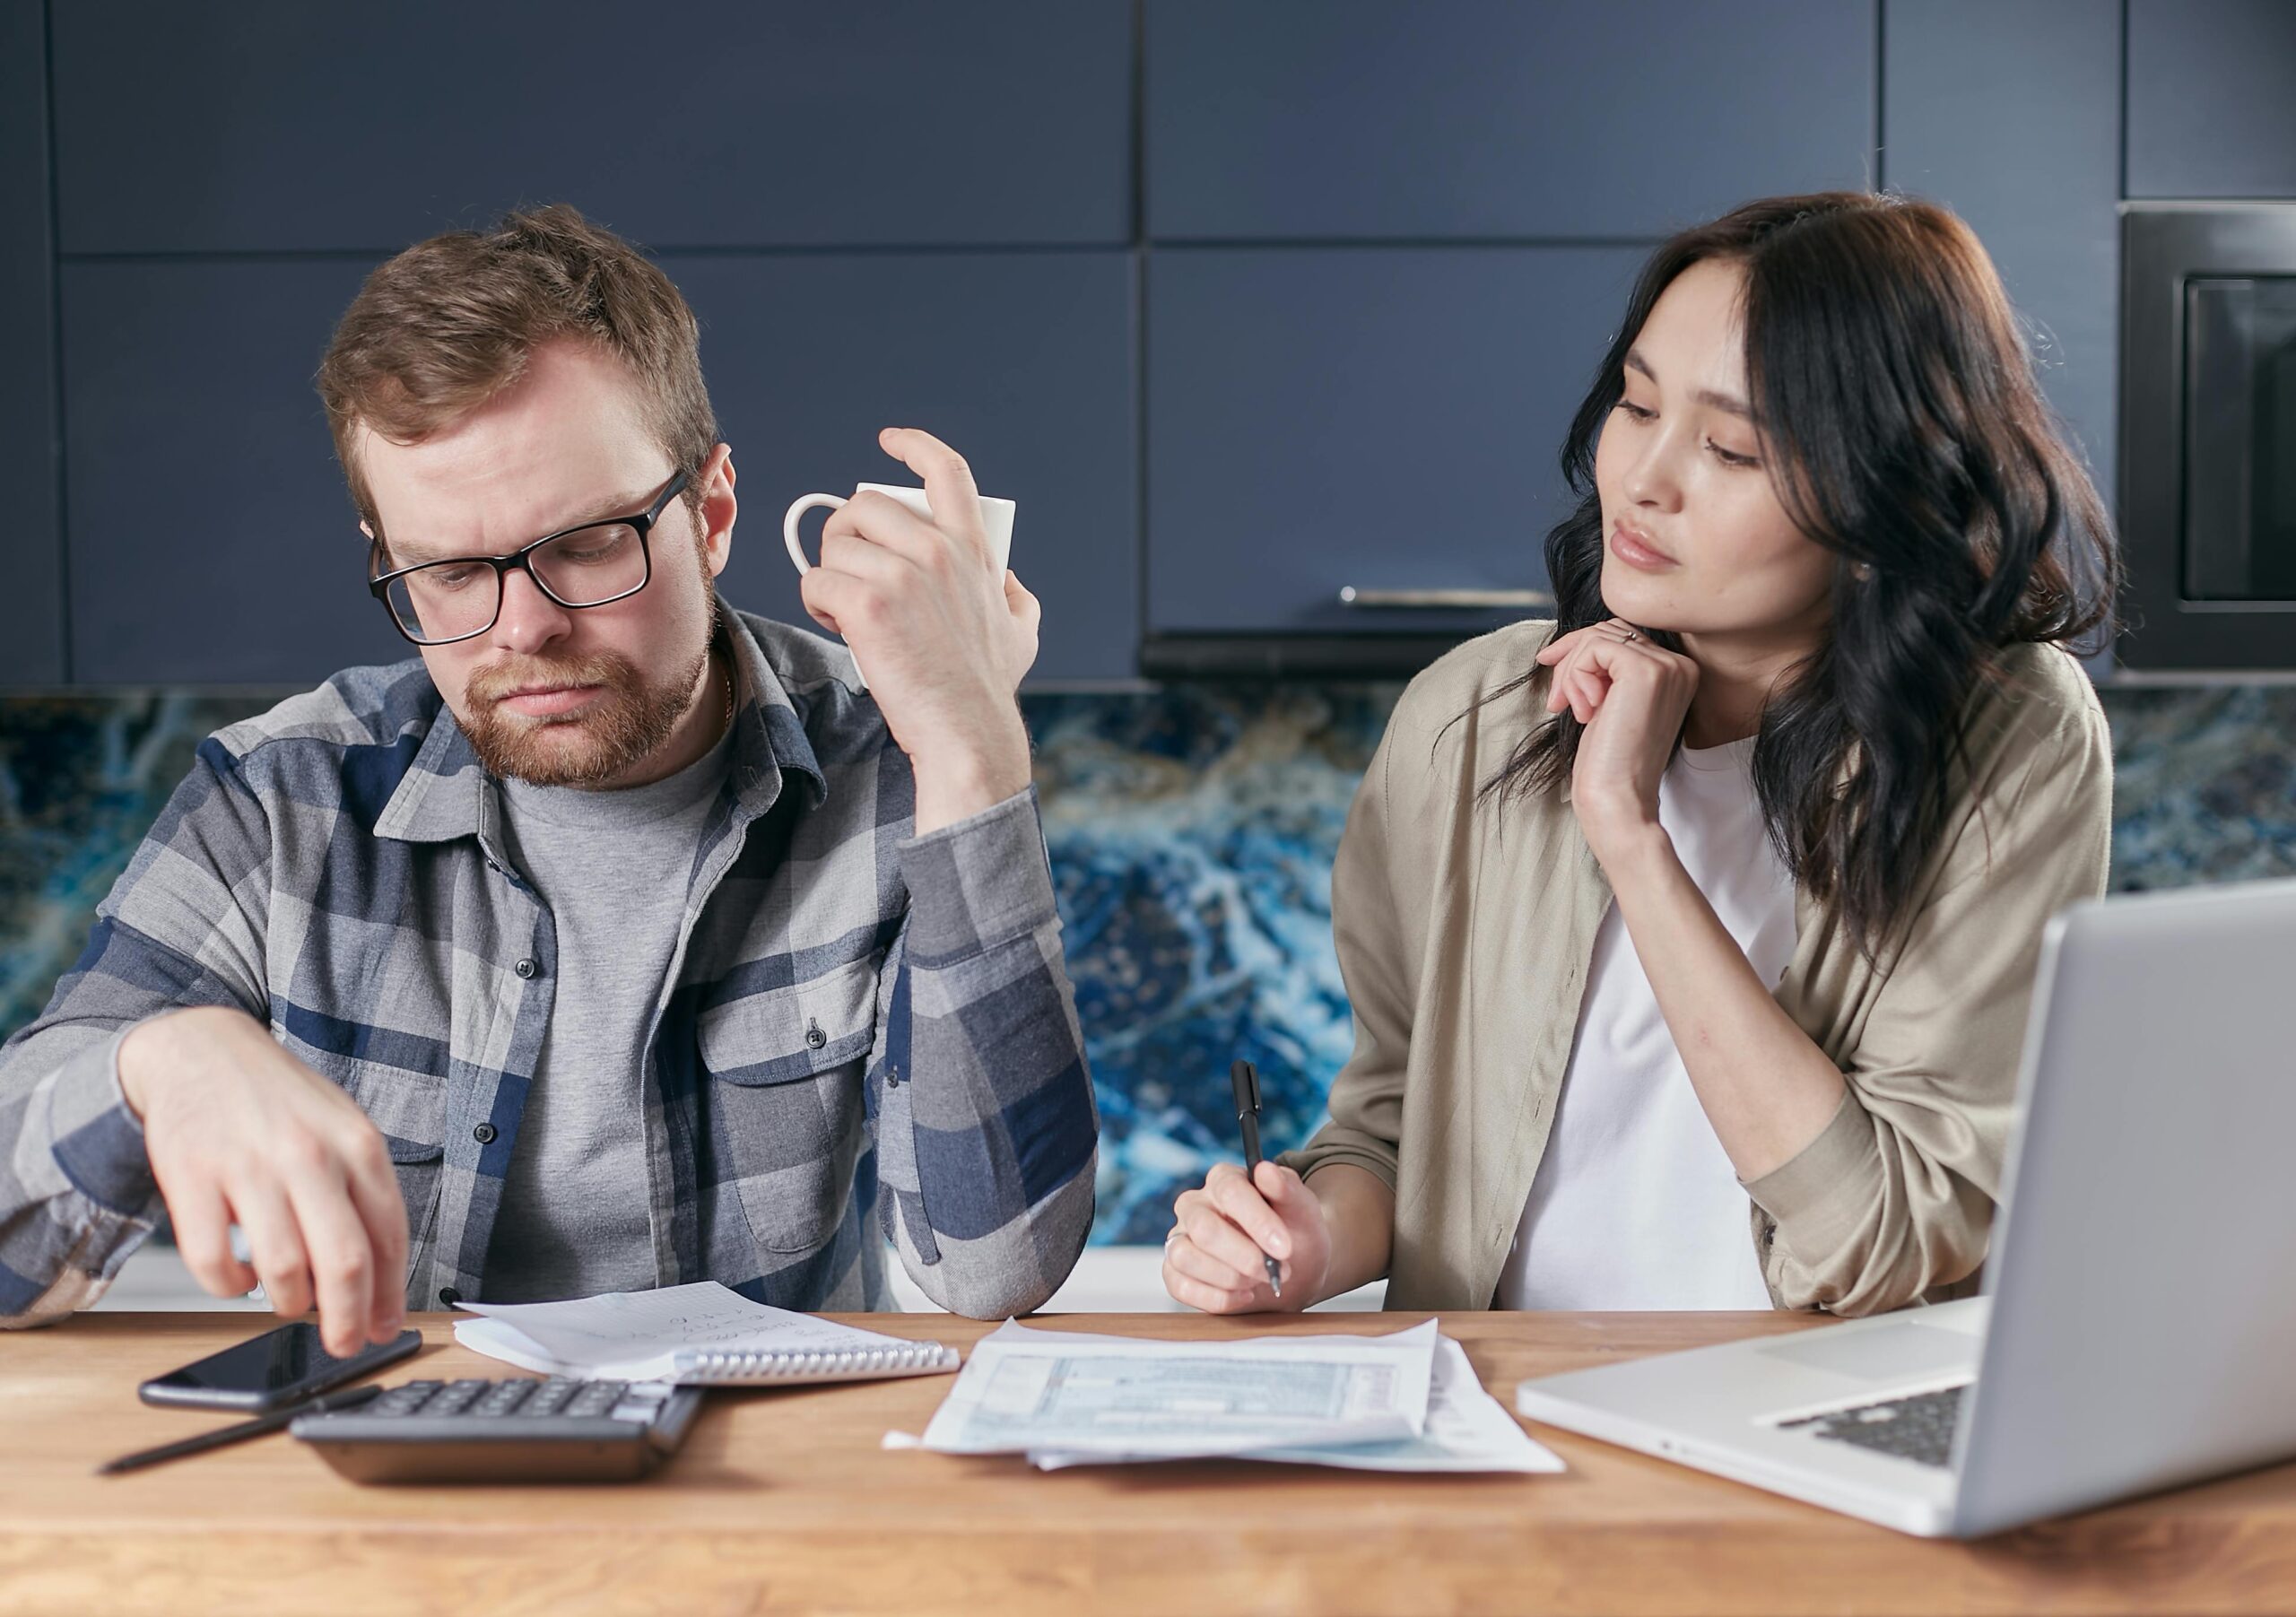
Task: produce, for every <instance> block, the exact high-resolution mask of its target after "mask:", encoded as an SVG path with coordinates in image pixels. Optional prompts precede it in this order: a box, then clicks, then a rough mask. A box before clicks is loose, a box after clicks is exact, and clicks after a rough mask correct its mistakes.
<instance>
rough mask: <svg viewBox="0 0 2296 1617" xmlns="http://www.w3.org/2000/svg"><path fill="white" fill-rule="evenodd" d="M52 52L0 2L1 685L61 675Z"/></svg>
mask: <svg viewBox="0 0 2296 1617" xmlns="http://www.w3.org/2000/svg"><path fill="white" fill-rule="evenodd" d="M47 60H48V51H47V30H46V25H45V22H44V21H43V18H42V14H41V8H40V7H39V6H37V5H10V6H6V7H0V222H4V225H5V228H4V229H0V353H4V354H6V355H7V356H8V357H7V361H6V363H4V364H0V489H5V490H7V491H8V493H7V500H8V516H7V524H8V535H7V539H6V541H5V542H4V543H0V685H32V684H47V683H52V682H55V681H57V680H60V679H62V678H63V677H64V534H63V529H62V527H61V526H60V525H59V524H58V522H57V510H56V453H57V433H56V368H55V356H56V331H55V326H54V324H53V322H54V319H55V315H56V295H55V284H54V282H53V281H52V279H51V276H52V275H53V274H54V273H55V263H54V260H53V258H52V256H51V255H50V252H49V242H48V75H47V68H46V63H47Z"/></svg>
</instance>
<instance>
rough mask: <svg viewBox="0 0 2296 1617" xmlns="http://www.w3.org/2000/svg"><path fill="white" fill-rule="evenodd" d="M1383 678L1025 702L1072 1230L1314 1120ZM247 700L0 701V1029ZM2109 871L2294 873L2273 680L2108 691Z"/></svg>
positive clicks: (43, 988)
mask: <svg viewBox="0 0 2296 1617" xmlns="http://www.w3.org/2000/svg"><path fill="white" fill-rule="evenodd" d="M1396 690H1397V688H1396V687H1394V686H1387V685H1358V684H1327V685H1280V686H1244V685H1238V686H1226V685H1222V686H1188V685H1176V686H1170V687H1167V688H1165V689H1162V690H1160V691H1154V692H1152V693H1141V694H1122V695H1089V696H1088V695H1063V694H1043V695H1031V696H1030V697H1028V698H1026V699H1024V700H1023V704H1022V705H1023V707H1024V708H1025V709H1027V712H1028V717H1029V722H1030V726H1031V729H1032V730H1033V731H1034V733H1035V735H1036V738H1037V745H1038V780H1039V786H1040V787H1041V790H1042V794H1043V799H1044V816H1045V830H1046V835H1047V838H1048V840H1049V842H1050V844H1051V849H1052V862H1053V868H1054V871H1055V874H1056V876H1057V881H1058V885H1059V891H1060V904H1061V914H1062V917H1063V918H1064V919H1065V923H1066V926H1067V943H1068V951H1069V967H1070V970H1071V972H1072V973H1073V975H1074V978H1075V981H1076V992H1077V1009H1078V1011H1079V1012H1080V1013H1082V1016H1083V1023H1084V1029H1085V1032H1086V1036H1087V1040H1088V1043H1089V1045H1090V1048H1091V1060H1092V1073H1093V1078H1094V1081H1095V1082H1096V1083H1097V1085H1098V1087H1099V1091H1100V1114H1101V1117H1102V1120H1103V1125H1104V1135H1103V1139H1104V1145H1103V1149H1102V1152H1101V1158H1100V1213H1099V1218H1098V1223H1097V1227H1096V1230H1095V1239H1099V1240H1102V1241H1155V1240H1159V1239H1161V1238H1162V1236H1163V1233H1164V1230H1165V1229H1166V1228H1167V1226H1168V1224H1169V1221H1170V1205H1171V1199H1172V1196H1173V1195H1175V1194H1176V1192H1177V1191H1178V1189H1179V1188H1181V1187H1184V1186H1186V1185H1187V1184H1190V1183H1193V1182H1194V1181H1196V1179H1198V1178H1201V1177H1202V1175H1203V1173H1204V1170H1205V1168H1206V1167H1207V1166H1208V1165H1209V1164H1210V1163H1211V1162H1213V1161H1217V1160H1219V1159H1220V1158H1222V1157H1223V1156H1227V1157H1232V1156H1233V1155H1234V1154H1235V1152H1236V1148H1237V1142H1236V1138H1235V1119H1234V1117H1233V1116H1232V1115H1231V1114H1232V1112H1233V1107H1232V1104H1231V1101H1230V1099H1229V1092H1228V1081H1227V1071H1228V1063H1229V1062H1230V1061H1231V1059H1232V1058H1233V1057H1235V1056H1239V1055H1242V1056H1250V1057H1251V1058H1252V1059H1253V1060H1254V1061H1256V1062H1257V1064H1258V1065H1259V1069H1260V1073H1261V1075H1262V1078H1263V1081H1264V1086H1265V1092H1266V1104H1267V1120H1266V1135H1267V1138H1268V1141H1269V1144H1270V1148H1271V1149H1274V1148H1276V1147H1279V1146H1284V1145H1289V1144H1291V1143H1295V1142H1297V1141H1299V1140H1300V1139H1302V1138H1304V1137H1305V1136H1306V1135H1307V1134H1308V1133H1309V1131H1310V1130H1311V1129H1312V1128H1313V1127H1314V1126H1315V1125H1316V1123H1317V1121H1318V1118H1319V1117H1320V1116H1321V1113H1322V1110H1323V1101H1324V1095H1325V1092H1326V1089H1327V1088H1328V1086H1329V1084H1330V1082H1331V1080H1332V1076H1333V1074H1335V1072H1337V1070H1338V1068H1339V1065H1340V1063H1341V1061H1342V1060H1343V1059H1344V1057H1345V1056H1346V1054H1347V1050H1348V1047H1349V1043H1350V1038H1349V1029H1348V1020H1347V1001H1346V996H1345V995H1344V992H1343V991H1342V987H1341V984H1340V979H1339V969H1338V966H1337V963H1336V962H1335V960H1334V958H1333V955H1332V947H1331V925H1330V921H1331V858H1332V852H1333V849H1334V848H1335V847H1336V845H1337V843H1338V840H1339V832H1340V827H1341V825H1342V823H1343V822H1344V820H1345V817H1346V813H1347V804H1348V800H1349V798H1350V796H1351V795H1352V793H1353V791H1354V789H1355V783H1356V781H1357V779H1358V778H1360V777H1361V773H1362V771H1363V768H1364V766H1365V764H1366V763H1367V762H1368V761H1370V755H1371V749H1372V747H1373V745H1374V744H1375V743H1377V742H1378V736H1379V731H1380V728H1381V726H1383V725H1384V724H1385V722H1386V719H1387V709H1388V707H1389V706H1390V704H1391V703H1392V702H1393V701H1394V700H1395V697H1396ZM267 705H268V703H267V701H265V700H258V699H237V700H234V699H226V698H218V697H188V696H181V695H152V696H117V697H113V696H105V697H96V696H87V697H80V696H72V697H43V698H22V699H15V700H5V701H0V1030H13V1029H15V1028H17V1027H19V1026H21V1025H22V1023H23V1022H25V1021H29V1020H30V1018H31V1017H32V1016H33V1015H34V1014H36V1013H38V1011H39V1008H40V1006H41V1005H42V1004H44V1003H45V1002H46V1000H47V998H48V991H49V989H50V987H52V986H53V984H54V982H55V980H56V978H57V974H58V973H59V972H61V971H62V970H63V969H65V966H67V965H68V964H69V963H70V962H71V961H72V959H73V958H74V956H75V955H76V954H77V953H78V952H79V949H80V945H81V943H82V941H83V938H84V937H85V935H86V930H87V925H88V919H89V916H90V914H91V911H92V910H93V908H94V907H95V904H96V901H97V900H98V899H100V897H102V895H103V893H104V892H105V891H106V890H107V889H108V888H109V886H110V884H111V882H112V879H113V878H114V877H115V876H116V875H117V874H118V873H119V871H120V869H121V868H122V867H123V866H124V865H126V860H127V856H128V855H129V854H130V853H131V852H132V851H133V849H134V848H135V841H136V839H137V838H139V837H140V836H141V835H142V834H143V830H144V828H145V827H146V826H148V825H149V824H150V823H151V822H152V819H153V818H154V817H155V816H156V815H157V814H158V813H159V810H160V806H161V804H162V803H163V802H165V800H166V798H167V795H168V793H169V792H170V790H171V789H172V787H174V785H175V783H176V781H177V780H178V778H181V776H182V775H183V773H184V772H185V770H186V769H188V768H189V766H190V761H191V753H192V749H193V748H194V747H195V746H196V744H197V743H198V742H199V740H200V738H201V737H203V736H204V735H206V734H208V733H209V732H210V731H212V730H213V729H216V728H218V727H219V726H222V725H225V724H228V723H230V722H231V721H233V720H235V719H238V718H240V717H245V716H246V715H248V714H249V713H251V712H255V711H257V710H259V709H261V708H263V707H265V706H267ZM2105 707H2106V710H2107V711H2108V713H2109V715H2110V717H2111V720H2112V727H2113V736H2114V751H2115V753H2116V756H2117V759H2118V781H2117V786H2116V808H2115V829H2114V840H2113V884H2114V886H2116V887H2117V888H2121V889H2138V888H2154V887H2171V886H2179V885H2184V884H2187V883H2191V882H2221V881H2237V880H2241V879H2245V878H2251V877H2261V876H2282V875H2296V761H2292V749H2291V747H2290V745H2289V739H2290V738H2291V737H2296V689H2292V688H2289V687H2284V686H2283V687H2274V686H2224V687H2211V688H2206V689H2179V690H2139V689H2128V688H2119V689H2115V688H2108V689H2107V690H2106V691H2105Z"/></svg>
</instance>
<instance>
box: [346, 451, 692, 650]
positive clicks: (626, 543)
mask: <svg viewBox="0 0 2296 1617" xmlns="http://www.w3.org/2000/svg"><path fill="white" fill-rule="evenodd" d="M686 482H687V478H686V474H684V473H683V472H681V473H679V474H677V475H676V476H675V477H673V478H671V479H670V482H669V486H668V487H667V488H665V489H664V490H663V491H661V492H660V493H659V494H657V495H656V496H655V497H654V503H653V504H651V505H649V506H648V507H647V508H646V509H644V510H643V511H640V512H639V514H638V515H637V516H635V517H605V518H603V519H601V520H599V521H596V522H585V523H583V524H582V525H581V526H578V527H570V528H561V529H560V530H559V531H558V532H557V533H555V534H544V535H543V536H542V537H541V538H539V539H537V540H535V542H534V543H532V544H528V545H524V546H522V547H520V548H519V549H518V550H517V551H514V552H511V553H510V554H509V555H507V556H449V557H448V558H446V559H445V560H443V561H425V562H422V563H421V564H419V565H417V566H414V567H402V568H398V569H396V570H394V571H391V572H387V573H375V571H374V569H375V568H376V566H378V564H379V563H380V562H381V561H382V559H383V546H382V542H381V541H380V540H378V541H376V542H375V544H374V546H373V548H372V549H371V550H370V552H369V553H368V559H367V569H368V571H369V572H370V574H372V575H373V576H372V577H370V578H368V580H367V587H368V589H369V590H370V591H371V592H373V595H374V597H375V599H377V600H378V601H380V602H381V603H382V604H383V609H384V610H385V611H386V612H387V613H390V614H391V623H392V626H393V627H395V628H396V630H398V631H399V633H401V634H403V635H404V636H405V637H406V638H407V639H410V640H412V641H413V642H414V643H415V644H416V645H418V646H448V645H452V644H453V643H454V642H455V641H457V640H467V639H472V638H474V636H477V635H482V634H484V633H485V632H486V631H487V630H490V629H491V628H493V627H494V622H495V620H496V619H498V618H500V616H501V615H502V575H503V574H505V573H507V572H509V571H510V570H511V569H514V568H515V569H517V570H518V571H520V572H522V573H524V574H526V577H527V578H531V579H533V580H534V583H535V588H537V589H539V590H541V591H542V593H543V594H544V595H545V596H549V597H550V598H551V599H552V600H553V601H555V602H557V603H558V604H560V605H561V606H568V607H576V608H579V607H584V606H604V605H605V604H607V603H608V602H610V601H620V600H624V599H627V598H628V597H629V596H634V595H636V594H637V593H638V592H639V590H641V589H643V588H645V587H646V582H647V580H648V579H649V578H652V577H653V576H654V560H653V556H652V553H651V552H650V550H649V548H648V544H647V539H646V536H647V535H648V533H649V532H650V531H651V530H652V528H653V526H654V524H655V523H656V522H657V521H658V520H660V518H661V515H662V511H663V509H664V508H665V507H666V506H667V505H668V504H669V503H670V501H671V500H675V499H676V498H677V497H678V494H679V493H680V491H683V489H684V488H685V485H686Z"/></svg>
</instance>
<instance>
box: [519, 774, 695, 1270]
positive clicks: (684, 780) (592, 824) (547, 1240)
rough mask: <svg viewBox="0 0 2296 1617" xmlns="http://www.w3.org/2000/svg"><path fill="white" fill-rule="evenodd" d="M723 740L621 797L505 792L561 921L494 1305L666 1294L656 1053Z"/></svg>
mask: <svg viewBox="0 0 2296 1617" xmlns="http://www.w3.org/2000/svg"><path fill="white" fill-rule="evenodd" d="M730 756H731V748H730V747H729V745H728V744H727V742H726V740H722V739H721V740H720V741H719V742H718V744H717V746H715V747H714V748H712V749H711V750H710V752H709V753H708V755H707V756H705V757H703V758H702V759H701V760H700V761H698V762H696V763H694V764H691V765H690V766H688V767H687V768H685V769H681V770H679V771H678V772H677V773H676V774H674V775H672V776H670V777H668V778H665V779H662V780H657V781H655V782H653V783H652V784H651V785H648V786H641V787H629V788H627V789H624V790H621V791H603V792H601V791H582V790H578V789H576V788H573V787H537V786H532V785H529V784H527V783H526V782H524V781H517V780H506V781H504V782H503V783H502V807H503V819H504V822H505V826H506V830H508V833H509V851H510V853H511V856H512V857H513V858H514V859H516V860H517V865H518V868H519V870H520V871H521V872H522V873H523V874H525V875H526V879H527V881H529V882H532V883H533V884H534V886H535V890H536V891H538V892H540V893H541V895H542V900H543V902H544V904H545V905H547V906H548V907H549V909H550V913H551V917H552V921H553V923H554V924H555V926H556V928H557V935H558V969H557V973H556V981H555V984H554V989H553V993H552V1002H551V1016H550V1026H549V1030H548V1031H547V1032H546V1033H545V1034H544V1038H543V1045H542V1052H541V1055H540V1056H539V1057H538V1058H537V1061H536V1064H535V1079H534V1088H533V1090H532V1091H531V1092H530V1093H529V1094H528V1096H527V1098H526V1111H525V1114H524V1116H523V1117H521V1119H520V1121H519V1124H518V1139H517V1147H516V1149H515V1150H514V1151H513V1152H512V1153H511V1157H510V1170H509V1176H508V1177H507V1178H505V1179H504V1181H503V1185H502V1206H501V1211H500V1213H499V1214H498V1215H497V1216H496V1219H495V1221H494V1232H493V1235H492V1237H491V1239H490V1240H489V1242H488V1245H487V1249H486V1270H485V1285H486V1291H485V1295H486V1300H488V1301H490V1302H548V1301H555V1300H558V1299H560V1298H566V1297H587V1296H591V1295H594V1294H595V1293H597V1292H600V1291H647V1290H650V1289H651V1288H653V1287H655V1286H657V1285H659V1284H660V1283H661V1274H660V1273H659V1270H658V1268H657V1264H656V1258H655V1240H654V1230H653V1219H652V1213H651V1208H652V1206H653V1201H654V1198H653V1195H652V1193H651V1190H650V1187H648V1184H647V1168H646V1130H645V1108H646V1097H645V1091H644V1085H645V1073H646V1046H647V1040H648V1037H649V1036H650V1035H651V1033H652V1031H653V1028H654V1019H655V1016H656V1015H657V1013H658V1012H659V1010H660V1008H661V1004H662V1002H663V1000H664V998H665V996H666V994H667V991H668V987H669V974H670V965H671V960H672V957H673V956H674V954H675V953H676V952H677V944H678V935H679V932H680V929H681V926H682V925H683V920H684V917H685V905H686V898H687V895H688V891H689V889H690V884H691V874H692V870H693V862H694V858H695V856H696V855H697V854H698V852H699V851H700V846H701V831H702V826H703V824H704V823H705V822H707V821H708V820H709V812H710V809H711V807H712V806H713V805H714V804H716V802H717V798H718V787H719V786H720V785H721V784H722V783H723V782H724V780H725V778H726V766H727V761H728V759H729V758H730Z"/></svg>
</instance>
